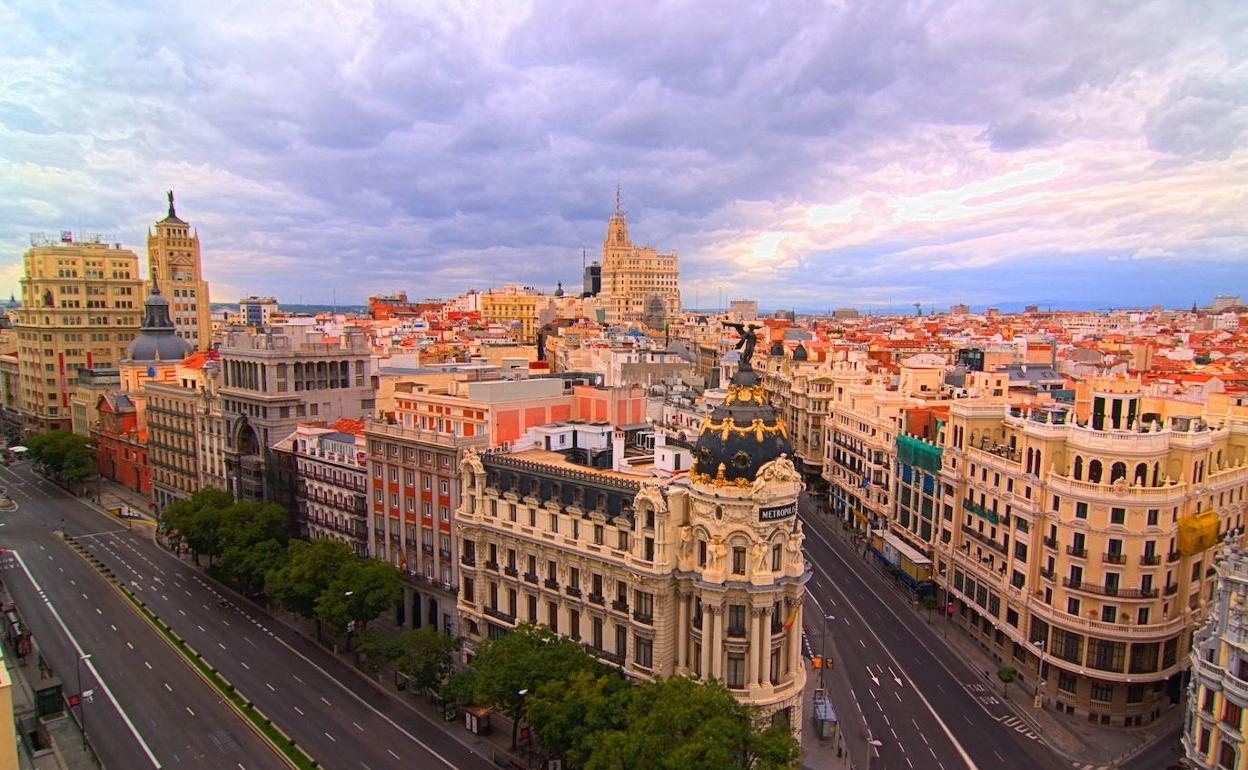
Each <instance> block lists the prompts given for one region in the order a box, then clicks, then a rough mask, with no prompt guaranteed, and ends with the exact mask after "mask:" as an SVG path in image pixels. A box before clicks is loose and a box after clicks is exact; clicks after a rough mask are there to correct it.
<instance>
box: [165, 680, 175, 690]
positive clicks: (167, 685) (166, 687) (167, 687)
mask: <svg viewBox="0 0 1248 770" xmlns="http://www.w3.org/2000/svg"><path fill="white" fill-rule="evenodd" d="M165 689H166V690H168V691H169V692H173V688H172V687H170V686H169V683H168V682H165Z"/></svg>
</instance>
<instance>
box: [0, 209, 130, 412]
mask: <svg viewBox="0 0 1248 770" xmlns="http://www.w3.org/2000/svg"><path fill="white" fill-rule="evenodd" d="M72 237H73V236H72V235H71V234H69V233H68V232H67V233H65V235H64V236H62V240H61V242H59V243H52V242H49V241H46V240H39V241H37V243H36V245H34V246H32V247H31V249H30V250H29V251H27V252H26V254H25V255H24V257H23V262H24V265H23V267H24V274H23V277H22V280H21V286H22V307H21V309H19V310H18V311H17V320H16V323H15V329H16V331H17V342H18V379H19V383H18V384H19V392H18V398H19V400H20V404H21V406H20V409H21V413H22V418H23V422H24V424H25V427H26V429H28V430H31V431H35V432H39V431H45V430H53V429H57V428H64V429H66V430H68V429H70V428H71V417H72V410H71V408H70V397H71V395H72V394H73V392H74V386H75V384H76V382H77V376H78V374H77V373H78V369H79V368H110V367H116V366H117V365H118V364H119V363H120V361H121V358H122V353H123V352H124V351H125V348H126V346H127V345H128V344H129V343H130V341H131V340H133V339H134V338H135V336H136V335H138V333H139V325H140V323H141V321H142V318H143V298H144V295H143V280H142V278H141V277H140V274H139V258H138V255H136V254H135V253H134V252H133V251H131V250H129V249H123V248H121V246H120V245H118V244H108V243H104V242H102V240H101V239H96V240H89V241H83V242H75V241H73V240H72Z"/></svg>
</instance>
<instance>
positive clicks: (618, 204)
mask: <svg viewBox="0 0 1248 770" xmlns="http://www.w3.org/2000/svg"><path fill="white" fill-rule="evenodd" d="M615 213H617V214H623V213H624V212H623V210H622V208H621V202H620V183H619V182H616V183H615Z"/></svg>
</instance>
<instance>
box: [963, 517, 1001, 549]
mask: <svg viewBox="0 0 1248 770" xmlns="http://www.w3.org/2000/svg"><path fill="white" fill-rule="evenodd" d="M962 532H963V533H965V534H967V535H969V536H970V537H972V538H974V539H975V540H976V541H978V542H980V543H982V544H984V545H986V546H988V547H989V548H991V549H993V550H994V551H996V552H997V553H999V554H1001V555H1002V556H1005V555H1006V551H1005V546H1003V545H1001V544H1000V543H998V542H997V541H996V540H993V539H992V538H991V537H988V536H987V535H984V534H981V533H979V532H978V531H976V530H974V529H971V528H970V527H968V526H966V525H965V524H963V525H962Z"/></svg>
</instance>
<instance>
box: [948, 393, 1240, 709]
mask: <svg viewBox="0 0 1248 770" xmlns="http://www.w3.org/2000/svg"><path fill="white" fill-rule="evenodd" d="M1198 411H1199V407H1198V406H1196V405H1193V404H1191V403H1188V402H1177V401H1165V400H1161V399H1153V398H1147V397H1144V396H1143V395H1142V394H1141V393H1140V386H1139V383H1138V382H1137V381H1134V380H1125V379H1112V378H1096V379H1093V380H1090V381H1085V382H1081V383H1079V387H1078V389H1077V395H1076V406H1075V408H1074V409H1069V408H1065V407H1059V406H1051V407H1047V408H1036V409H1019V408H1009V407H1007V404H1006V399H1005V398H992V397H982V398H976V399H958V400H955V401H953V402H952V403H951V404H950V406H949V422H948V425H946V426H945V427H944V429H943V435H942V439H943V462H942V468H941V479H940V481H941V483H942V484H943V493H944V494H943V498H944V501H945V506H944V511H943V513H942V517H941V531H940V533H939V537H938V538H937V539H936V542H935V553H934V554H933V557H932V558H933V562H934V563H935V565H936V571H937V573H938V575H939V577H938V581H939V582H940V583H941V585H942V587H944V588H945V589H946V590H947V592H948V594H949V598H950V601H951V602H954V603H955V604H956V605H957V608H958V611H957V615H956V618H955V619H956V620H958V621H959V622H962V623H965V624H966V625H967V626H968V627H969V629H970V631H971V633H972V634H974V635H977V636H978V637H979V638H980V639H981V641H982V642H983V644H984V645H985V646H987V647H988V648H989V649H991V650H993V652H994V653H996V654H997V655H998V656H1000V657H1001V659H1002V660H1006V661H1013V665H1015V666H1016V667H1017V668H1018V669H1019V670H1020V671H1022V672H1023V674H1024V676H1032V677H1038V678H1039V679H1040V680H1042V681H1043V686H1042V690H1043V692H1044V696H1045V698H1046V699H1047V700H1048V701H1049V702H1050V703H1051V704H1052V705H1053V706H1054V707H1055V708H1056V709H1057V710H1059V711H1064V712H1066V713H1069V714H1072V715H1075V716H1078V717H1080V718H1086V719H1088V720H1090V721H1096V722H1099V723H1102V724H1109V725H1120V726H1136V725H1141V724H1147V723H1148V722H1151V721H1152V720H1154V719H1156V718H1157V717H1158V716H1159V715H1160V714H1161V713H1162V711H1163V710H1164V709H1165V708H1167V706H1168V704H1170V703H1172V702H1176V701H1177V699H1178V696H1179V691H1180V688H1181V681H1182V675H1183V672H1184V671H1185V670H1186V668H1187V665H1188V662H1187V661H1188V653H1189V651H1190V650H1189V644H1190V640H1191V634H1192V631H1193V630H1195V628H1196V627H1197V626H1198V625H1199V624H1200V622H1201V621H1202V619H1203V617H1204V615H1205V613H1206V612H1207V610H1208V608H1209V606H1210V601H1211V599H1212V592H1213V580H1212V577H1213V575H1214V565H1213V563H1212V557H1213V546H1214V545H1215V544H1216V543H1217V542H1218V541H1219V540H1221V539H1223V538H1226V537H1227V536H1228V533H1230V532H1242V529H1240V528H1241V527H1243V524H1244V521H1243V519H1244V496H1245V492H1246V491H1248V465H1246V464H1245V460H1246V459H1248V422H1245V421H1244V420H1243V419H1242V418H1232V419H1224V420H1219V421H1218V422H1216V423H1215V422H1207V421H1206V420H1205V419H1204V418H1203V417H1202V416H1201V415H1200V414H1199V413H1198ZM1193 412H1197V413H1193Z"/></svg>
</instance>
